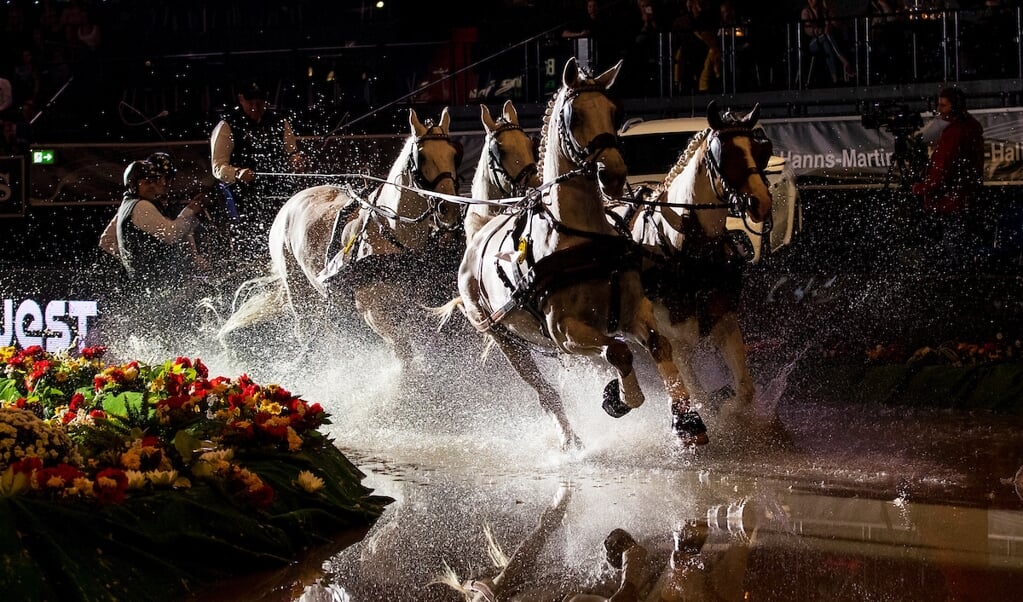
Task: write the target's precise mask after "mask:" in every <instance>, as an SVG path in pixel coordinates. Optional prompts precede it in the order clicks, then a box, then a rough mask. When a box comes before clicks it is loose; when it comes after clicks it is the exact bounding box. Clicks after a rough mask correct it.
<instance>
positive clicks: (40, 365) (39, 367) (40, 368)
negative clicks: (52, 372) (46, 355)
mask: <svg viewBox="0 0 1023 602" xmlns="http://www.w3.org/2000/svg"><path fill="white" fill-rule="evenodd" d="M49 369H50V360H39V361H37V362H36V363H34V364H32V375H31V378H32V380H37V379H39V378H40V377H42V376H43V375H44V374H46V371H47V370H49Z"/></svg>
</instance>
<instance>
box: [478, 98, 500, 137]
mask: <svg viewBox="0 0 1023 602" xmlns="http://www.w3.org/2000/svg"><path fill="white" fill-rule="evenodd" d="M480 121H482V122H483V127H484V128H486V130H487V133H488V134H490V133H493V131H494V130H495V129H497V124H496V123H494V118H493V117H491V116H490V109H488V108H487V105H483V104H481V105H480Z"/></svg>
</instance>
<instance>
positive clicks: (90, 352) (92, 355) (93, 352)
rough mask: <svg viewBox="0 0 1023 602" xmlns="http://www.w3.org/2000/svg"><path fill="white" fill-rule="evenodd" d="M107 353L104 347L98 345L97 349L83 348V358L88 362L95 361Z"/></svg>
mask: <svg viewBox="0 0 1023 602" xmlns="http://www.w3.org/2000/svg"><path fill="white" fill-rule="evenodd" d="M106 352H107V348H106V347H104V346H103V345H96V346H95V347H82V351H81V354H82V357H84V358H85V359H87V360H93V359H97V358H99V357H101V356H102V355H103V354H104V353H106Z"/></svg>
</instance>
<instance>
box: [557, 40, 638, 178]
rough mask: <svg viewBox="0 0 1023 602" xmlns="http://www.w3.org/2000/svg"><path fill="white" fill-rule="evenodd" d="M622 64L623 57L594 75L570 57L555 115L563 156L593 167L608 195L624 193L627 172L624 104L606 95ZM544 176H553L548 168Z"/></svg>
mask: <svg viewBox="0 0 1023 602" xmlns="http://www.w3.org/2000/svg"><path fill="white" fill-rule="evenodd" d="M621 67H622V61H618V64H616V65H615V66H614V67H612V68H610V69H608V70H607V71H605V72H604V73H601V74H600V75H598V76H596V77H591V76H590V74H589V73H588V72H586V71H585V70H582V69H580V67H579V64H578V63H577V62H576V59H575V57H573V58H571V59H569V60H568V62H567V63H566V64H565V69H564V72H563V73H562V82H563V85H562V89H561V92H560V93H559V95H560V102H561V107H560V109H558V107H557V106H555V107H554V108H555V109H556V110H558V114H557V115H554V116H552V117H553V118H554V119H555V120H556V121H557V122H558V125H557V132H558V134H559V138H560V139H561V153H562V154H563V156H564V158H566V159H567V160H568V161H569V162H570V163H571V164H573V165H574V166H576V167H594V168H595V172H596V177H597V185H598V187H599V188H600V192H601V194H603V195H604V196H606V197H608V198H619V197H621V196H622V193H623V191H624V189H625V177H626V175H627V171H626V167H625V160H624V159H623V158H622V154H621V152H620V151H619V149H618V125H619V123H620V122H621V118H622V108H621V104H620V103H618V102H616V101H614V100H612V99H611V98H610V97H608V95H607V89H608V88H610V87H611V85H612V84H614V81H615V78H616V77H618V72H619V70H620V69H621ZM545 165H547V163H546V162H545ZM551 175H554V176H556V175H560V174H551ZM544 179H545V180H550V179H551V178H550V177H549V176H548V173H547V170H546V169H545V173H544Z"/></svg>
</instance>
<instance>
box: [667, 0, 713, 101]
mask: <svg viewBox="0 0 1023 602" xmlns="http://www.w3.org/2000/svg"><path fill="white" fill-rule="evenodd" d="M672 29H673V30H675V31H678V32H680V33H681V34H682V41H681V44H680V45H679V47H678V48H677V49H676V50H675V79H676V81H678V82H680V86H681V88H682V90H683V91H685V90H686V89H691V87H692V83H693V80H694V79H696V81H695V84H696V89H697V90H698V91H700V92H709V91H710V89H711V87H712V84H714V83H715V81H719V80H720V79H721V43H720V41H719V40H718V36H717V32H718V29H719V23H718V21H717V19H716V18H715V16H714V13H713V12H712V11H711V10H709V9H708V8H707V1H706V0H686V9H685V11H684V12H682V13H681V14H680V15H679V16H678V17H676V19H675V21H674V23H673V25H672ZM697 65H700V66H697ZM697 72H698V73H699V76H698V77H694V76H695V74H696V73H697Z"/></svg>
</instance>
